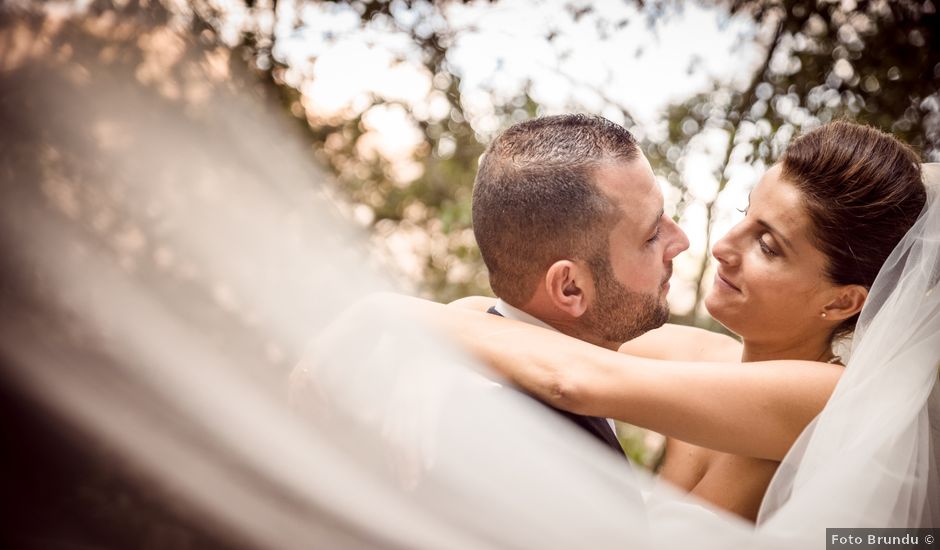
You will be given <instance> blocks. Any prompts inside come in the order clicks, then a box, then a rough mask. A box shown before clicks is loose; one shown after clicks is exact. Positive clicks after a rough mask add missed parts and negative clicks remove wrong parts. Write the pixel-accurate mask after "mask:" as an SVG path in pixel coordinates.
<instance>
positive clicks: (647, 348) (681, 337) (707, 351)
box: [620, 324, 742, 362]
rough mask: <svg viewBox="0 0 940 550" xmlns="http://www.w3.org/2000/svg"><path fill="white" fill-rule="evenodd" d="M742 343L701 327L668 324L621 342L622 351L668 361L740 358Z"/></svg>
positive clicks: (708, 360) (725, 360)
mask: <svg viewBox="0 0 940 550" xmlns="http://www.w3.org/2000/svg"><path fill="white" fill-rule="evenodd" d="M741 349H742V348H741V343H740V342H739V341H738V340H736V339H735V338H732V337H731V336H728V335H726V334H719V333H717V332H712V331H710V330H705V329H703V328H698V327H689V326H685V325H677V324H665V325H663V326H661V327H659V328H657V329H654V330H651V331H649V332H647V333H645V334H643V335H641V336H638V337H636V338H634V339H633V340H630V341H629V342H625V343H624V344H623V345H622V346H620V351H621V352H622V353H629V354H630V355H638V356H641V357H648V358H651V359H661V360H665V361H697V362H698V361H704V362H737V361H740V359H741Z"/></svg>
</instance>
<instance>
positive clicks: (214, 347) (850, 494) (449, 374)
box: [0, 21, 940, 550]
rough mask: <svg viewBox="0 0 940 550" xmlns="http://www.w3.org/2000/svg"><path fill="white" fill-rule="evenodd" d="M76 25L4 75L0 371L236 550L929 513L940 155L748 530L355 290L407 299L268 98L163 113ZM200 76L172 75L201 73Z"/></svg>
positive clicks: (717, 537)
mask: <svg viewBox="0 0 940 550" xmlns="http://www.w3.org/2000/svg"><path fill="white" fill-rule="evenodd" d="M4 24H5V25H6V27H4V28H0V32H5V33H8V36H11V35H15V38H14V39H15V40H23V37H24V36H25V37H26V39H27V40H30V39H32V40H34V41H35V42H36V43H40V42H42V40H43V37H41V36H37V35H36V33H41V32H46V31H47V30H48V29H46V28H44V27H41V26H32V27H31V26H25V25H24V26H22V27H21V28H14V29H13V30H12V31H11V25H13V26H14V27H15V26H16V25H15V24H12V23H10V22H9V21H7V22H5V23H4ZM66 28H67V25H66ZM72 31H74V32H72V35H71V36H72V38H71V39H70V40H72V41H73V43H72V45H73V46H74V48H73V49H72V53H71V58H68V56H56V55H51V54H50V55H43V52H42V49H41V48H34V49H33V50H29V51H28V52H27V53H28V56H34V57H32V58H29V57H28V56H27V58H25V59H26V60H27V61H28V63H26V62H23V61H22V60H20V61H18V62H14V61H11V60H10V59H4V60H3V61H4V63H2V64H0V69H2V71H3V77H4V78H5V79H7V80H6V82H8V83H10V85H9V86H7V88H6V89H5V95H4V100H5V101H4V103H3V105H2V106H0V108H2V109H3V111H2V112H0V115H2V116H3V117H4V120H7V121H11V122H10V126H9V127H10V128H13V129H15V131H11V132H4V133H3V136H0V142H2V144H3V145H4V147H0V151H12V152H15V153H16V154H15V155H13V154H6V153H4V154H3V155H2V156H0V161H2V162H3V163H4V164H3V167H2V168H3V170H0V178H2V180H0V183H2V185H0V214H2V215H0V229H2V231H0V246H2V250H3V252H4V254H2V255H0V259H2V262H3V267H4V269H3V270H2V273H3V275H2V276H3V285H0V297H2V299H3V304H4V314H5V315H4V316H3V317H2V318H0V321H2V324H0V328H2V330H0V368H2V370H0V373H2V377H3V382H4V384H6V385H9V386H11V387H14V388H16V391H17V392H19V393H21V394H22V395H24V396H28V397H29V399H30V400H31V402H33V403H34V406H35V407H36V408H37V409H41V410H43V411H48V412H49V413H51V414H53V415H55V417H56V418H58V419H59V421H60V422H61V423H63V424H67V425H68V426H72V427H74V428H75V429H77V430H78V431H79V432H80V433H81V434H82V435H83V436H84V439H83V441H87V442H88V443H87V444H88V445H99V444H104V445H105V446H106V447H107V448H108V449H110V450H111V451H112V452H113V460H114V461H115V463H120V464H122V465H129V466H130V467H131V468H133V469H134V471H137V472H140V473H141V474H142V476H141V478H140V479H139V480H138V482H139V483H140V484H141V485H142V486H143V487H144V490H146V491H151V492H152V493H153V494H154V495H157V496H159V497H160V498H162V499H164V500H165V502H167V507H168V508H178V507H180V506H182V505H184V504H185V506H186V507H187V510H189V511H190V512H189V513H190V514H191V517H193V518H195V520H197V521H200V522H202V523H204V524H205V525H208V526H212V528H211V530H212V532H213V533H216V534H217V536H218V537H219V539H220V541H223V542H224V543H225V545H227V546H245V547H261V548H310V547H311V546H315V547H323V548H429V549H432V548H433V549H438V548H468V549H470V548H473V549H476V548H489V547H492V548H520V549H521V548H546V549H552V548H558V549H563V548H564V549H567V548H574V547H584V548H597V549H603V548H611V549H614V548H663V549H670V550H671V549H676V550H678V549H685V548H689V547H697V548H758V549H760V548H767V549H771V548H823V547H825V528H826V527H849V526H876V527H887V526H914V525H917V526H928V525H932V526H938V525H940V521H938V511H940V507H938V506H937V490H938V487H940V484H938V479H937V453H938V450H937V449H938V446H937V427H938V426H940V422H938V418H937V416H938V410H937V409H938V390H937V388H936V386H937V384H936V381H937V376H938V370H937V369H938V352H937V350H940V292H938V291H936V287H937V285H938V281H937V280H938V273H940V265H938V258H937V255H938V251H940V214H938V210H940V209H938V207H937V195H938V193H937V183H936V182H937V180H938V179H940V178H938V170H937V166H936V165H927V166H926V167H925V174H926V175H927V177H928V179H929V180H930V181H931V182H932V183H931V190H930V199H929V204H928V207H927V208H926V209H925V212H924V214H923V215H922V216H921V218H920V220H919V221H918V222H917V225H916V226H915V227H914V229H912V230H911V232H910V233H909V234H908V236H907V237H906V238H905V239H904V241H903V242H902V243H901V244H900V245H899V246H898V248H897V250H896V251H895V253H894V254H893V255H892V256H891V258H890V259H889V261H888V263H887V264H886V266H885V268H884V269H883V270H882V273H881V275H879V278H878V280H877V282H876V283H875V286H874V288H873V289H872V291H871V294H870V297H869V302H868V304H867V305H866V306H865V309H864V311H863V314H862V319H861V322H860V328H859V333H858V336H857V338H856V339H855V343H854V349H853V353H852V357H851V361H850V363H849V364H848V365H847V367H846V372H845V375H844V376H843V378H842V380H841V381H840V383H839V385H838V387H837V389H836V392H835V394H834V396H833V398H832V400H831V402H830V403H829V405H828V406H827V407H826V409H825V411H824V412H823V413H822V414H821V415H820V416H819V418H818V419H817V420H816V421H815V422H814V423H813V424H812V425H811V426H810V427H809V428H808V429H807V430H806V432H805V433H804V434H803V435H802V436H801V438H800V439H799V441H798V442H797V444H796V445H795V447H794V448H793V450H792V451H791V452H790V454H789V455H788V456H787V457H786V459H785V460H784V461H783V464H782V465H781V468H780V471H779V473H778V475H777V476H776V478H775V479H774V481H773V483H772V485H771V488H770V490H769V492H768V495H767V498H766V500H765V504H764V506H763V508H762V510H761V515H760V520H759V523H758V525H757V526H756V528H755V527H754V526H753V525H750V524H746V523H744V522H742V521H739V520H737V519H736V518H734V517H732V516H730V515H728V514H725V513H723V512H721V511H719V510H714V509H710V508H709V507H708V506H707V505H705V504H704V503H701V502H698V501H696V500H695V499H692V498H690V497H688V496H685V495H680V494H678V493H677V492H675V491H672V490H670V489H669V488H668V487H666V486H665V485H664V484H659V483H657V482H656V480H654V479H653V478H651V477H650V476H648V475H647V474H645V473H644V472H642V471H639V470H638V469H631V468H629V467H627V466H626V465H625V464H624V463H623V461H622V460H619V459H617V457H614V456H611V453H609V451H608V450H606V449H604V448H603V447H602V446H601V445H599V444H598V443H596V442H595V441H594V440H593V439H591V438H590V437H589V436H587V435H585V434H583V433H581V432H580V431H578V430H577V429H576V428H574V427H572V426H569V425H568V424H567V423H566V422H565V421H564V420H563V419H560V418H558V417H557V415H555V414H554V413H552V412H550V411H548V410H547V409H546V408H545V407H543V406H542V405H540V404H538V403H535V402H534V401H532V400H531V399H529V398H527V397H525V396H523V395H521V394H520V393H518V392H516V391H513V390H511V389H508V388H506V387H505V386H497V385H494V384H492V383H491V382H489V381H488V380H487V379H486V377H484V376H481V372H480V371H479V370H478V368H479V366H478V365H475V364H474V362H473V361H471V360H470V359H469V358H467V357H465V356H464V355H463V354H461V353H460V352H459V351H457V350H456V349H455V348H454V347H453V346H451V345H449V344H448V343H447V341H446V339H445V338H443V337H442V336H441V335H438V334H435V333H434V331H433V328H428V327H422V326H421V325H420V324H419V323H417V322H413V321H411V320H409V319H408V317H407V315H406V313H405V312H404V311H402V310H401V309H399V308H398V307H397V306H396V305H395V301H394V300H387V299H384V298H381V297H372V298H365V299H362V298H363V297H364V296H370V295H371V294H372V293H375V292H376V291H383V290H388V289H390V288H391V289H394V288H396V287H395V285H393V284H391V283H390V282H389V281H388V280H387V278H385V277H383V276H382V275H381V274H380V273H379V271H380V269H376V268H375V266H374V265H373V264H372V263H370V262H369V261H368V260H367V259H365V258H363V257H362V256H360V255H358V254H357V253H355V252H354V251H355V250H357V249H360V248H364V245H365V238H364V237H363V235H362V232H360V231H358V230H356V229H354V228H352V227H351V226H350V224H349V223H346V222H344V221H343V220H342V219H341V217H340V216H338V215H336V212H337V210H338V207H337V206H336V204H335V202H331V201H330V200H328V199H329V197H328V195H329V194H328V193H327V192H326V191H325V190H326V189H327V188H328V184H327V183H326V181H325V178H324V176H323V174H322V172H321V171H319V170H318V169H316V167H314V166H312V165H311V163H310V160H309V153H308V151H307V150H306V149H305V147H304V146H303V145H302V144H303V142H302V140H301V139H300V138H296V139H295V138H294V137H292V136H294V134H293V133H292V132H291V130H290V126H289V125H288V124H286V123H285V124H281V123H279V122H275V118H276V117H273V115H272V114H271V113H272V112H275V111H271V110H268V108H267V106H266V104H265V103H264V102H263V101H262V100H259V99H258V98H256V97H255V96H252V95H250V94H246V93H245V92H239V91H238V90H237V89H235V88H236V87H234V86H227V85H224V84H220V85H218V86H214V87H211V90H210V91H211V97H212V101H209V102H203V103H199V104H195V105H194V104H186V103H185V102H177V103H174V101H171V100H168V99H167V98H166V97H165V96H164V95H161V93H162V92H161V93H156V92H154V90H152V89H149V88H148V87H147V86H146V85H145V84H146V83H144V84H142V83H141V82H140V81H139V79H138V78H136V77H135V65H133V64H130V65H128V66H126V67H121V66H118V65H110V66H103V65H102V63H104V62H103V61H102V59H103V56H99V55H98V52H99V51H101V47H102V44H100V43H99V42H100V41H101V40H103V39H101V38H100V37H101V33H97V34H95V33H92V34H90V35H83V31H81V28H77V29H76V28H73V29H72ZM31 33H33V34H31ZM144 34H145V33H144ZM82 36H90V38H88V40H90V42H86V43H82V39H81V37H82ZM131 38H132V42H134V43H137V39H136V35H134V36H132V37H131ZM139 43H141V44H146V43H148V42H147V41H146V40H141V41H140V42H139ZM106 45H107V44H105V46H106ZM119 46H120V45H119ZM24 55H26V54H24ZM21 57H22V56H21ZM144 57H146V52H144ZM17 59H20V58H17ZM122 59H123V58H122ZM203 61H204V60H203V59H201V58H199V57H198V56H197V57H196V58H194V59H190V60H188V61H187V60H186V59H184V60H183V61H181V62H180V63H188V64H189V65H188V66H187V68H186V70H180V71H179V72H178V75H177V76H179V75H183V76H184V77H186V78H195V79H197V80H199V82H203V81H208V82H211V78H210V76H211V75H206V74H203V73H200V71H203V72H205V71H206V70H207V69H206V67H207V65H206V64H205V63H203ZM17 63H20V64H19V65H17ZM73 63H76V64H77V63H80V64H81V65H82V66H83V67H84V68H83V69H82V70H83V71H85V72H88V71H90V72H91V74H95V75H96V78H94V79H90V80H88V79H84V80H83V79H78V78H75V77H74V74H75V70H74V66H73V65H71V64H73ZM193 75H195V76H193ZM200 75H201V76H200ZM183 84H186V83H183ZM190 84H191V83H190ZM157 87H158V88H159V86H157ZM183 88H184V89H185V86H183ZM160 89H163V88H160ZM197 96H198V95H197ZM198 97H201V96H198ZM37 105H41V106H43V108H42V109H38V108H36V106H37ZM85 129H88V130H89V131H85ZM231 151H238V154H237V155H233V154H231V153H230V152H231ZM84 159H93V162H91V163H83V162H84ZM311 187H312V190H311ZM209 199H211V200H209ZM102 220H104V221H102ZM108 220H111V221H110V222H109V221H108ZM114 220H117V221H116V222H115V221H114ZM109 224H110V225H109ZM109 228H116V230H115V231H111V230H109ZM304 350H306V351H304ZM301 358H302V360H301ZM298 361H300V367H301V368H300V370H298V371H297V374H296V379H295V383H296V384H295V388H300V389H299V390H298V391H297V393H296V394H295V395H294V396H293V397H294V399H295V400H296V401H298V402H299V403H300V404H301V407H300V408H301V409H302V410H301V412H300V413H299V414H298V413H297V412H296V411H295V410H292V409H291V408H290V407H288V404H287V397H286V395H285V393H286V392H285V381H286V378H287V375H288V372H289V370H290V368H291V367H292V366H293V365H294V364H295V363H297V362H298Z"/></svg>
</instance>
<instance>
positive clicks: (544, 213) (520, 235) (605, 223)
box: [473, 114, 640, 307]
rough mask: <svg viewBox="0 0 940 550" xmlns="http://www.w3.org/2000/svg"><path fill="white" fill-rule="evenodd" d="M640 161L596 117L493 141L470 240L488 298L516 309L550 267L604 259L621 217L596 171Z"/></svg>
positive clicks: (522, 129)
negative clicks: (482, 266) (491, 294)
mask: <svg viewBox="0 0 940 550" xmlns="http://www.w3.org/2000/svg"><path fill="white" fill-rule="evenodd" d="M639 156H640V150H639V147H638V146H637V142H636V139H635V138H634V137H633V135H632V134H630V132H628V131H627V130H626V129H625V128H623V127H622V126H620V125H618V124H615V123H613V122H611V121H609V120H607V119H605V118H603V117H599V116H588V115H580V114H579V115H560V116H551V117H544V118H537V119H534V120H529V121H526V122H522V123H519V124H516V125H514V126H512V127H510V128H509V129H507V130H506V131H505V132H503V133H502V134H501V135H500V136H499V137H497V138H496V139H495V140H494V141H493V143H491V144H490V146H489V147H488V148H487V150H486V152H485V153H484V154H483V157H482V159H481V160H480V168H479V171H478V172H477V177H476V181H475V183H474V187H473V233H474V235H475V236H476V240H477V244H478V245H479V247H480V253H481V254H482V256H483V261H484V262H485V263H486V267H487V269H489V274H490V286H491V287H492V288H493V292H495V293H496V295H497V296H499V297H500V298H502V299H503V300H506V301H507V302H509V303H510V304H513V305H516V306H517V307H518V306H522V305H524V304H525V303H527V302H528V301H529V300H530V299H531V297H532V295H533V294H534V292H535V289H536V287H537V284H538V280H539V278H540V277H541V276H543V275H544V273H545V271H546V270H547V269H548V268H549V266H551V264H552V263H554V262H556V261H558V260H562V259H576V260H585V261H592V260H594V261H596V260H597V259H598V256H600V257H602V258H603V259H604V260H605V261H606V260H608V259H609V258H608V240H607V239H608V234H609V233H610V229H611V227H612V226H613V225H614V224H615V223H616V222H617V220H618V219H619V215H618V211H617V209H616V208H615V207H614V205H613V204H611V203H610V201H609V200H608V198H607V197H606V196H605V195H604V194H603V192H602V191H601V190H600V189H598V187H597V185H595V182H594V177H595V172H596V170H597V169H598V168H599V167H600V166H601V165H603V164H606V163H610V162H628V161H632V160H634V159H636V158H638V157H639Z"/></svg>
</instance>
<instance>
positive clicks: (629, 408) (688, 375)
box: [418, 302, 842, 460]
mask: <svg viewBox="0 0 940 550" xmlns="http://www.w3.org/2000/svg"><path fill="white" fill-rule="evenodd" d="M418 309H419V310H420V311H421V312H422V313H423V314H424V315H426V317H427V319H428V320H429V321H430V322H431V323H432V324H433V325H434V326H438V327H441V328H443V329H444V330H445V331H446V332H447V333H449V334H450V335H451V336H453V337H454V338H455V339H456V340H457V341H458V342H460V343H461V344H463V345H464V346H465V347H466V348H467V349H469V350H470V351H472V352H473V353H475V354H476V355H477V356H479V357H480V358H481V359H483V360H484V361H485V362H487V363H488V364H490V365H492V366H493V367H494V368H495V369H496V370H497V371H499V372H500V373H501V374H503V375H504V376H505V377H506V378H508V379H509V380H511V381H512V382H514V383H515V384H517V385H519V386H521V387H523V388H525V389H526V390H528V391H530V392H531V393H533V394H535V395H536V396H538V397H539V398H540V399H542V400H543V401H546V402H548V403H550V404H551V405H553V406H556V407H558V408H562V409H566V410H569V411H572V412H576V413H580V414H587V415H592V416H602V417H612V418H617V419H620V420H623V421H625V422H629V423H631V424H635V425H638V426H642V427H644V428H649V429H652V430H655V431H658V432H660V433H663V434H665V435H667V436H670V437H675V438H678V439H681V440H683V441H687V442H689V443H693V444H695V445H700V446H703V447H709V448H712V449H716V450H719V451H724V452H729V453H733V454H739V455H744V456H752V457H757V458H767V459H772V460H780V459H782V458H783V456H784V454H786V452H787V451H788V450H789V448H790V446H791V445H792V444H793V442H794V441H795V440H796V438H797V436H798V435H799V434H800V432H802V431H803V429H804V428H805V427H806V425H807V424H808V423H809V422H810V421H811V420H812V419H813V418H814V417H815V416H816V415H817V414H818V413H819V411H821V410H822V408H823V407H824V406H825V404H826V402H827V401H828V399H829V396H830V395H831V394H832V391H833V389H834V388H835V385H836V383H837V382H838V380H839V376H840V375H841V372H842V368H841V367H838V366H835V365H828V364H825V363H815V362H808V361H769V362H762V363H746V364H742V363H734V362H725V363H707V362H679V361H659V360H654V359H645V358H640V357H635V356H631V355H625V354H622V353H615V352H612V351H609V350H606V349H603V348H600V347H597V346H593V345H591V344H588V343H586V342H582V341H580V340H575V339H574V338H569V337H567V336H564V335H562V334H559V333H555V332H552V331H548V330H544V329H541V328H538V327H534V326H531V325H527V324H525V323H519V322H516V321H512V320H509V319H502V318H499V317H496V316H494V315H486V314H481V313H478V312H474V311H468V310H462V309H459V308H445V307H444V306H441V305H439V304H433V303H430V302H422V303H421V304H420V305H419V306H418Z"/></svg>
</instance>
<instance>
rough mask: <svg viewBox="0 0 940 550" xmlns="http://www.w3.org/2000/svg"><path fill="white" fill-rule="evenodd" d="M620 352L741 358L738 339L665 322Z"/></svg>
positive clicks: (465, 302)
mask: <svg viewBox="0 0 940 550" xmlns="http://www.w3.org/2000/svg"><path fill="white" fill-rule="evenodd" d="M495 305H496V298H488V297H486V296H467V297H465V298H460V299H459V300H454V301H453V302H451V303H449V304H447V306H448V307H456V308H463V309H469V310H472V311H486V310H487V309H489V308H490V307H492V306H495ZM620 351H621V352H622V353H628V354H630V355H638V356H640V357H648V358H650V359H662V360H666V361H723V362H735V361H738V360H739V359H740V358H741V342H738V341H737V340H735V339H734V338H732V337H730V336H726V335H724V334H718V333H717V332H712V331H710V330H705V329H702V328H696V327H687V326H684V325H673V324H665V325H663V326H661V327H659V328H657V329H653V330H651V331H649V332H647V333H645V334H642V335H640V336H637V337H636V338H634V339H633V340H630V341H629V342H625V343H624V344H623V345H622V346H620Z"/></svg>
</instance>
